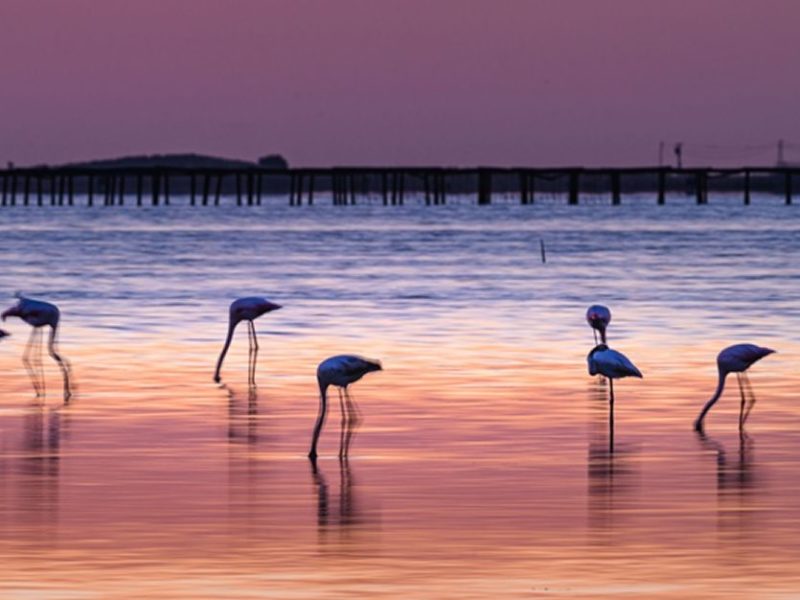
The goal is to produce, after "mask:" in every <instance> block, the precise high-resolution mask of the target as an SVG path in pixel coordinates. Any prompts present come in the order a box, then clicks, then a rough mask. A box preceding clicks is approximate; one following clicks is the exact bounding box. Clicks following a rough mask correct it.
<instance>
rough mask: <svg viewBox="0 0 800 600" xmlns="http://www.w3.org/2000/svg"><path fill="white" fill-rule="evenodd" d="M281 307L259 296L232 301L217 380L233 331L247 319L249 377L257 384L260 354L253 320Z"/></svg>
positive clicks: (216, 379)
mask: <svg viewBox="0 0 800 600" xmlns="http://www.w3.org/2000/svg"><path fill="white" fill-rule="evenodd" d="M279 308H281V306H280V305H279V304H273V303H272V302H270V301H269V300H267V299H265V298H258V297H248V298H239V299H238V300H234V301H233V302H232V303H231V306H230V310H229V311H228V337H227V338H226V339H225V345H224V346H223V347H222V352H221V353H220V355H219V360H218V361H217V369H216V371H214V381H215V382H217V383H219V382H220V374H219V372H220V370H221V369H222V361H223V360H225V355H226V354H227V353H228V348H229V347H230V345H231V341H233V332H234V330H235V329H236V326H237V325H238V324H239V323H240V322H241V321H247V326H248V329H247V331H248V339H249V342H250V358H251V369H250V373H249V374H248V377H249V380H250V381H249V383H250V384H251V385H252V384H255V355H256V354H258V339H257V338H256V328H255V325H253V321H254V320H255V319H257V318H258V317H260V316H261V315H263V314H264V313H268V312H271V311H273V310H278V309H279Z"/></svg>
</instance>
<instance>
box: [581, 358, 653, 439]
mask: <svg viewBox="0 0 800 600" xmlns="http://www.w3.org/2000/svg"><path fill="white" fill-rule="evenodd" d="M586 361H587V362H588V363H589V375H597V374H598V373H600V374H601V375H605V376H606V377H608V386H609V398H608V433H609V438H608V439H609V448H610V449H611V450H612V451H613V448H614V380H615V379H621V378H622V377H638V378H639V379H641V378H642V372H641V371H639V369H637V368H636V366H635V365H634V364H633V363H632V362H631V361H630V360H628V357H627V356H625V355H624V354H622V352H617V351H616V350H612V349H611V348H609V347H608V346H606V345H605V344H598V345H597V346H595V347H594V348H592V351H591V352H589V356H587V357H586Z"/></svg>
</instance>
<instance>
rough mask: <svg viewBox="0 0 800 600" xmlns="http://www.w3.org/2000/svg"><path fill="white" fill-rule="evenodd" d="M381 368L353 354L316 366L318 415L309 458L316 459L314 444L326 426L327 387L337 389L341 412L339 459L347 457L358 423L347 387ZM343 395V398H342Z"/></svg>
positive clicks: (333, 357) (337, 357)
mask: <svg viewBox="0 0 800 600" xmlns="http://www.w3.org/2000/svg"><path fill="white" fill-rule="evenodd" d="M381 370H383V367H382V366H381V363H380V362H379V361H377V360H370V359H368V358H362V357H360V356H353V355H352V354H341V355H339V356H331V357H330V358H326V359H325V360H323V361H322V362H321V363H320V364H319V367H317V383H319V415H318V416H317V422H316V424H315V425H314V435H313V437H312V439H311V451H310V452H309V453H308V458H310V459H311V460H312V461H315V460H317V441H318V440H319V434H320V432H321V431H322V426H323V425H324V424H325V413H326V412H327V410H328V387H329V386H332V385H333V386H336V387H338V388H339V406H340V407H341V410H342V431H341V436H340V439H339V458H346V457H347V452H348V450H349V449H350V441H351V438H352V435H353V427H355V426H356V425H357V424H358V420H359V419H358V409H357V408H356V406H355V403H354V402H353V400H352V398H350V393H349V392H348V391H347V387H348V386H349V385H350V384H351V383H355V382H356V381H358V380H359V379H361V378H362V377H363V376H364V375H366V374H367V373H370V372H371V371H381ZM342 393H344V399H342Z"/></svg>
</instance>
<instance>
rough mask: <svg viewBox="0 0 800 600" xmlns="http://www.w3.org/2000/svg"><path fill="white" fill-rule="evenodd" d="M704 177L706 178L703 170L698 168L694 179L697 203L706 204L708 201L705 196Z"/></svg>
mask: <svg viewBox="0 0 800 600" xmlns="http://www.w3.org/2000/svg"><path fill="white" fill-rule="evenodd" d="M705 179H706V174H705V171H703V170H701V169H698V170H697V171H696V173H695V179H694V183H695V195H696V197H697V204H706V203H707V202H708V200H707V198H706V190H705Z"/></svg>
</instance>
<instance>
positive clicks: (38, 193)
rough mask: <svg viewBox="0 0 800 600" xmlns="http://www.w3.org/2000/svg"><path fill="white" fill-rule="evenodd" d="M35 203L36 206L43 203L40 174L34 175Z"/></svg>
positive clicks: (42, 178) (42, 185) (42, 184)
mask: <svg viewBox="0 0 800 600" xmlns="http://www.w3.org/2000/svg"><path fill="white" fill-rule="evenodd" d="M36 204H37V206H43V205H44V177H43V176H42V175H37V176H36Z"/></svg>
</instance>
